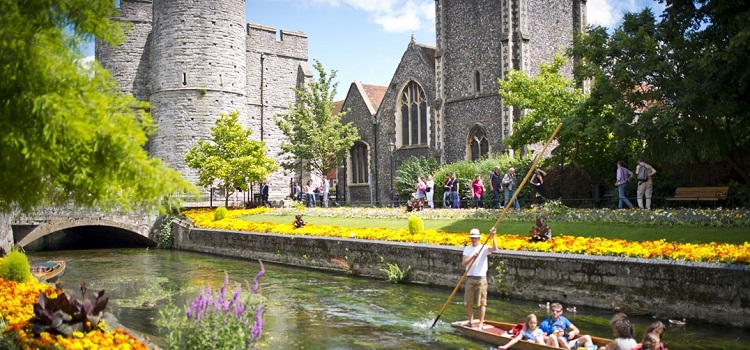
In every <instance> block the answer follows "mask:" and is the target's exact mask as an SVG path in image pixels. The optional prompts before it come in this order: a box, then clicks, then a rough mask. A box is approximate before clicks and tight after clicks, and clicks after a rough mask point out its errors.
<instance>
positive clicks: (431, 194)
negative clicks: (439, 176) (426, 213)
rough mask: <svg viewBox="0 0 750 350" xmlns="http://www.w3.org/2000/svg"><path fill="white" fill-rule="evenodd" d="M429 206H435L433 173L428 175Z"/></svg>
mask: <svg viewBox="0 0 750 350" xmlns="http://www.w3.org/2000/svg"><path fill="white" fill-rule="evenodd" d="M427 206H428V207H430V208H433V209H434V208H435V181H433V180H432V175H428V176H427Z"/></svg>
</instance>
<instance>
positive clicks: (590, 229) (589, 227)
mask: <svg viewBox="0 0 750 350" xmlns="http://www.w3.org/2000/svg"><path fill="white" fill-rule="evenodd" d="M243 219H244V220H247V221H255V222H273V223H292V222H293V221H294V216H292V215H288V216H278V215H265V214H261V215H252V216H247V217H245V218H243ZM303 219H304V220H305V222H307V223H310V224H313V225H331V226H333V225H336V226H343V227H354V228H358V227H385V228H390V229H405V228H406V220H404V219H372V218H363V219H360V218H331V217H316V216H308V215H305V216H304V217H303ZM424 224H425V228H426V229H434V230H438V231H446V232H469V230H470V229H472V228H475V227H476V228H479V229H480V230H482V232H487V231H489V229H490V228H491V227H492V225H494V224H495V221H494V220H493V221H489V220H478V219H464V220H425V223H424ZM533 224H534V223H533V222H528V223H518V222H501V223H500V225H499V226H498V230H497V231H498V233H500V234H506V233H508V234H523V235H525V234H528V232H529V230H531V226H532V225H533ZM547 225H548V226H549V227H550V229H552V235H553V236H554V235H569V236H582V237H602V238H608V239H612V238H620V239H625V240H629V241H651V240H659V239H666V240H667V241H669V242H679V243H710V242H724V243H733V244H741V243H744V242H746V241H750V229H748V228H746V227H739V228H738V227H731V228H716V227H684V226H679V227H677V226H643V225H638V226H636V225H603V224H586V223H554V222H548V223H547Z"/></svg>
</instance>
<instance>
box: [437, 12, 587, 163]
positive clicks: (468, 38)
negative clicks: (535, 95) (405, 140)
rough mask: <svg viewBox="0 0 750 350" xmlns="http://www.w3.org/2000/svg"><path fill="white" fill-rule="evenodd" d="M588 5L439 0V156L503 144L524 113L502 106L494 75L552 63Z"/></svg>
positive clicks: (463, 155) (468, 154) (461, 155)
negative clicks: (514, 123)
mask: <svg viewBox="0 0 750 350" xmlns="http://www.w3.org/2000/svg"><path fill="white" fill-rule="evenodd" d="M585 6H586V1H585V0H499V1H498V0H478V1H463V0H435V33H436V45H437V51H436V55H435V56H436V58H435V79H436V97H437V98H436V100H437V103H436V108H435V111H434V113H435V117H436V120H437V122H436V124H437V125H436V129H437V130H436V136H435V137H436V140H435V142H436V147H437V148H438V150H439V152H440V154H441V161H442V162H448V163H450V162H455V161H457V160H463V159H467V160H471V159H472V155H476V153H479V154H480V155H484V154H486V153H487V152H490V153H499V152H502V151H503V150H504V148H503V145H502V140H503V139H504V138H505V137H508V136H509V135H510V132H511V130H512V128H513V122H514V120H516V119H517V118H518V117H519V113H520V111H514V110H513V108H512V107H510V106H504V105H503V103H502V100H501V99H500V96H499V95H498V89H499V85H498V83H497V79H498V78H504V77H505V75H506V74H507V73H508V72H509V70H510V69H511V68H514V69H519V70H525V71H527V72H529V74H531V75H536V74H538V72H539V64H540V63H541V62H549V61H552V58H553V57H554V54H555V53H556V52H562V51H563V50H564V49H565V48H566V47H568V46H569V45H570V44H571V43H572V42H573V39H574V38H575V35H576V33H577V32H578V31H581V30H583V28H584V26H585V23H586V19H585V15H584V14H585V12H586V7H585ZM568 73H570V72H569V71H568ZM474 147H475V148H474Z"/></svg>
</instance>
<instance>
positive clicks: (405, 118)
mask: <svg viewBox="0 0 750 350" xmlns="http://www.w3.org/2000/svg"><path fill="white" fill-rule="evenodd" d="M400 106H401V114H400V117H401V145H402V146H411V145H426V144H427V98H426V96H425V93H424V89H422V87H421V86H419V84H417V82H415V81H413V80H412V81H410V82H409V83H408V84H406V87H404V90H403V91H402V92H401V100H400Z"/></svg>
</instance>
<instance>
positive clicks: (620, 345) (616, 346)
mask: <svg viewBox="0 0 750 350" xmlns="http://www.w3.org/2000/svg"><path fill="white" fill-rule="evenodd" d="M609 324H610V325H611V326H612V333H613V334H614V335H615V338H614V339H613V340H612V342H610V343H609V344H607V346H606V347H605V348H604V349H605V350H630V349H631V348H633V347H634V346H636V344H637V343H638V342H637V341H635V327H633V324H632V323H630V320H629V319H628V316H627V315H625V314H624V313H621V312H620V313H617V314H615V315H614V316H612V320H610V321H609Z"/></svg>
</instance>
